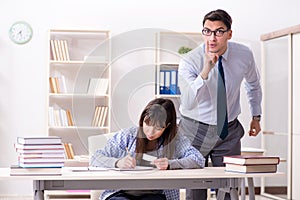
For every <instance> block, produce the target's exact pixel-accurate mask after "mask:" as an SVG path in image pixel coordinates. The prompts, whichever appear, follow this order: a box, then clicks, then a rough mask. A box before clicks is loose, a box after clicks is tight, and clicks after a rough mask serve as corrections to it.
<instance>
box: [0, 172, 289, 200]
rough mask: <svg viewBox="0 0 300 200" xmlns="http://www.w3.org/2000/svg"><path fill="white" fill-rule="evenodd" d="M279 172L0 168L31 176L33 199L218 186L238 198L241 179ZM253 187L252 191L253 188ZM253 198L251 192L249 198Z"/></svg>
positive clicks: (3, 174)
mask: <svg viewBox="0 0 300 200" xmlns="http://www.w3.org/2000/svg"><path fill="white" fill-rule="evenodd" d="M282 174H283V173H279V172H278V173H255V174H241V173H231V172H225V171H224V167H207V168H205V169H182V170H151V171H114V170H107V171H100V172H68V173H65V172H63V174H62V175H61V176H10V175H9V168H0V180H6V179H9V180H32V181H33V188H34V199H35V200H43V199H44V190H99V189H108V188H109V189H168V188H178V189H179V188H189V189H196V188H201V189H206V188H220V189H221V190H220V193H219V195H218V199H224V195H225V193H224V191H226V192H229V193H230V195H231V199H232V200H238V192H237V188H238V187H239V186H240V181H241V180H242V179H244V178H249V179H251V180H253V178H254V177H269V176H278V175H282ZM251 187H253V185H252V186H251ZM252 189H253V190H252V191H253V192H254V188H252ZM250 191H251V190H250ZM254 199H255V197H254V193H253V194H252V195H251V196H250V200H254Z"/></svg>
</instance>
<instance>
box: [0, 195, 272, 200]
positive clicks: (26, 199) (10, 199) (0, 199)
mask: <svg viewBox="0 0 300 200" xmlns="http://www.w3.org/2000/svg"><path fill="white" fill-rule="evenodd" d="M255 199H256V200H270V198H266V197H262V196H259V195H256V196H255ZM0 200H33V197H28V196H26V197H24V196H19V197H0ZM56 200H58V199H56ZM69 200H70V199H69ZM211 200H215V198H211ZM246 200H248V198H247V197H246Z"/></svg>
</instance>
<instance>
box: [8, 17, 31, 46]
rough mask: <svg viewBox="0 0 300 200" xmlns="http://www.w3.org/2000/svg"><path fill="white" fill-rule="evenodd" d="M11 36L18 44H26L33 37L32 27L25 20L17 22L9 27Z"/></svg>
mask: <svg viewBox="0 0 300 200" xmlns="http://www.w3.org/2000/svg"><path fill="white" fill-rule="evenodd" d="M8 34H9V38H10V39H11V40H12V41H13V42H14V43H16V44H26V43H27V42H29V41H30V40H31V38H32V34H33V31H32V28H31V26H30V25H29V24H28V23H27V22H24V21H18V22H15V23H14V24H13V25H12V26H11V27H10V29H9V32H8Z"/></svg>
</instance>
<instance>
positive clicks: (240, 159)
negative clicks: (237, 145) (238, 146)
mask: <svg viewBox="0 0 300 200" xmlns="http://www.w3.org/2000/svg"><path fill="white" fill-rule="evenodd" d="M223 162H224V163H230V164H239V165H257V164H259V165H266V164H276V165H277V164H279V162H280V158H279V157H278V156H263V155H235V156H224V158H223Z"/></svg>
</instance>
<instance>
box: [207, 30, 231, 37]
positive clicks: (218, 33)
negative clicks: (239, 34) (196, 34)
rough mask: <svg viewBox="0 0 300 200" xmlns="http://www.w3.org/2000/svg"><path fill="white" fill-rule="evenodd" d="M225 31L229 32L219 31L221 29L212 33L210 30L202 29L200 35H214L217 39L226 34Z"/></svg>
mask: <svg viewBox="0 0 300 200" xmlns="http://www.w3.org/2000/svg"><path fill="white" fill-rule="evenodd" d="M227 31H229V30H221V29H217V30H215V31H212V30H210V29H208V28H204V29H203V30H202V34H203V35H206V36H211V34H213V33H214V34H215V36H217V37H222V36H223V35H224V33H226V32H227Z"/></svg>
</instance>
